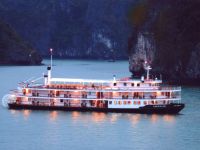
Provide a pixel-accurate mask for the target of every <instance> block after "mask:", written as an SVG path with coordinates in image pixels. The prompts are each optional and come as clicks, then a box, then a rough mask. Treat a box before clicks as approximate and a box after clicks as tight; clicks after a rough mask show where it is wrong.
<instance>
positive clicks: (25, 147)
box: [0, 60, 200, 150]
mask: <svg viewBox="0 0 200 150" xmlns="http://www.w3.org/2000/svg"><path fill="white" fill-rule="evenodd" d="M43 63H44V64H45V65H43V66H0V97H1V98H2V97H3V96H4V95H5V94H7V93H8V92H9V90H12V89H15V88H16V87H17V84H18V83H19V82H21V81H25V80H28V79H30V78H37V77H40V76H43V73H45V72H46V67H47V65H48V64H49V63H50V61H49V60H45V61H44V62H43ZM52 71H53V77H69V78H94V79H95V78H97V79H112V77H113V75H116V76H117V77H118V78H121V77H127V76H130V73H129V71H128V62H127V61H116V62H106V61H83V60H65V61H64V60H55V61H54V62H53V69H52ZM182 102H183V103H185V104H186V107H185V109H184V110H182V111H181V113H180V114H179V115H155V114H153V115H145V114H130V113H126V114H123V113H97V112H76V111H74V112H62V111H30V110H21V111H19V110H9V109H7V108H5V107H3V106H0V150H134V149H136V150H143V149H148V150H151V149H152V150H156V149H157V150H174V149H176V150H200V87H182Z"/></svg>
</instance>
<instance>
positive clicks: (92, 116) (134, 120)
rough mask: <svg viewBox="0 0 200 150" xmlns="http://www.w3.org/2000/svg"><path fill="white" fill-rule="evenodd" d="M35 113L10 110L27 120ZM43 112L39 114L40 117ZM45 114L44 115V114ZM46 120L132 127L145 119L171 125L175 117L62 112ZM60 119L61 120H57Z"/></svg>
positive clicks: (55, 113) (14, 114)
mask: <svg viewBox="0 0 200 150" xmlns="http://www.w3.org/2000/svg"><path fill="white" fill-rule="evenodd" d="M34 112H36V111H31V110H10V113H11V115H13V116H20V114H21V115H23V116H24V118H26V119H27V118H29V117H30V116H31V114H34ZM41 114H43V112H42V111H41V112H40V115H41ZM44 114H46V113H44ZM48 116H49V117H48V118H49V120H50V121H56V120H57V119H58V118H59V116H65V119H66V117H69V116H70V119H71V120H72V121H73V122H77V121H78V122H84V123H85V124H87V123H89V122H93V123H103V122H110V123H116V122H118V121H121V120H122V121H123V120H124V119H127V120H128V121H130V123H131V124H132V125H136V124H138V123H139V122H140V121H141V120H144V119H147V120H149V121H150V122H151V123H156V122H158V121H164V122H168V123H173V122H175V121H176V115H159V114H148V115H147V114H130V113H104V112H78V111H72V112H62V111H48ZM59 119H61V118H59Z"/></svg>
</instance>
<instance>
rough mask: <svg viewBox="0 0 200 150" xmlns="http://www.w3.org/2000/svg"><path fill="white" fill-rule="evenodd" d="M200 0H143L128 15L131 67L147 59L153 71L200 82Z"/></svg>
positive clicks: (178, 79) (136, 70)
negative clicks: (130, 29) (131, 29)
mask: <svg viewBox="0 0 200 150" xmlns="http://www.w3.org/2000/svg"><path fill="white" fill-rule="evenodd" d="M199 8H200V1H198V0H193V1H189V0H176V1H173V0H166V1H159V0H149V1H147V0H143V1H140V2H138V4H137V5H136V6H134V7H133V8H132V11H131V13H130V15H129V19H130V22H131V23H132V28H133V30H134V31H135V32H133V34H132V36H131V37H130V40H129V62H130V67H129V69H130V71H131V72H132V73H133V75H134V74H138V73H140V74H141V73H144V72H141V68H143V63H144V62H145V61H148V63H149V64H150V65H152V67H153V68H154V72H155V73H157V72H160V73H162V74H163V76H164V77H165V78H168V79H171V80H172V81H173V82H174V81H176V82H177V83H182V84H184V83H186V84H198V85H199V84H200V59H199V57H200V11H199Z"/></svg>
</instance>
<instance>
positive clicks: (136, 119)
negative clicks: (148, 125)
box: [128, 114, 141, 125]
mask: <svg viewBox="0 0 200 150" xmlns="http://www.w3.org/2000/svg"><path fill="white" fill-rule="evenodd" d="M128 118H129V120H130V121H131V123H132V125H136V124H137V123H138V122H139V121H140V120H141V114H132V115H128Z"/></svg>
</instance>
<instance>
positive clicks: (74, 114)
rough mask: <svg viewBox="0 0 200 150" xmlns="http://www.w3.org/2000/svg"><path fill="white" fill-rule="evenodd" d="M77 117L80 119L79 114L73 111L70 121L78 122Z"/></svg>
mask: <svg viewBox="0 0 200 150" xmlns="http://www.w3.org/2000/svg"><path fill="white" fill-rule="evenodd" d="M79 117H80V112H78V111H73V112H72V120H74V121H75V120H78V119H79Z"/></svg>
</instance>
